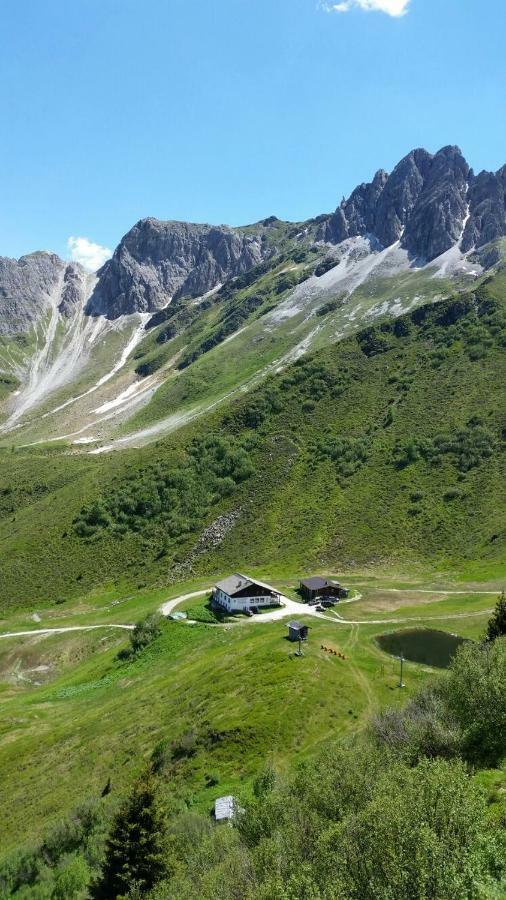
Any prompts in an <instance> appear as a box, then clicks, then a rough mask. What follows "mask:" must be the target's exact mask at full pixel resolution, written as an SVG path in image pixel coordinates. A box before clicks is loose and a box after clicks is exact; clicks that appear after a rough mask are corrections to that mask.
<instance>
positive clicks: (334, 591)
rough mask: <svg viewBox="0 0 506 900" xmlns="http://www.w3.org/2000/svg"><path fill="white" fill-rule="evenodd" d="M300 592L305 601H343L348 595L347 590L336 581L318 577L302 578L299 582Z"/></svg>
mask: <svg viewBox="0 0 506 900" xmlns="http://www.w3.org/2000/svg"><path fill="white" fill-rule="evenodd" d="M300 592H301V594H302V596H303V597H304V600H306V601H309V600H315V599H316V598H317V597H322V598H323V597H329V598H334V599H335V600H344V599H345V598H346V597H347V596H348V594H349V590H348V588H345V587H343V586H342V585H341V584H339V582H338V581H333V580H332V579H329V578H322V577H321V576H320V575H315V576H313V577H312V578H303V579H302V580H301V582H300Z"/></svg>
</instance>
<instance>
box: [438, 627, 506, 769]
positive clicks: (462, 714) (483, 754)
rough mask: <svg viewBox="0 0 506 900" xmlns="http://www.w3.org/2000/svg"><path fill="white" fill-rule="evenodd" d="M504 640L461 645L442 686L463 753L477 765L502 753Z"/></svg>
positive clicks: (505, 746)
mask: <svg viewBox="0 0 506 900" xmlns="http://www.w3.org/2000/svg"><path fill="white" fill-rule="evenodd" d="M505 685H506V637H498V638H496V640H495V641H494V642H493V643H489V642H486V643H484V644H480V645H475V644H465V645H464V646H463V647H461V648H460V650H459V651H458V652H457V654H456V656H455V659H454V661H453V663H452V665H451V668H450V676H449V679H448V681H447V682H446V683H445V687H446V702H447V704H448V708H449V710H450V712H451V714H452V715H453V716H454V717H455V718H456V720H457V722H458V723H459V726H460V728H461V729H462V735H463V739H462V740H463V752H464V753H465V754H466V756H467V757H468V758H469V759H471V760H473V761H478V762H480V763H481V764H487V763H488V764H492V765H493V764H496V763H497V762H498V761H499V760H500V759H502V757H503V756H504V755H505V753H506V690H505Z"/></svg>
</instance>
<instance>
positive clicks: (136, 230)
mask: <svg viewBox="0 0 506 900" xmlns="http://www.w3.org/2000/svg"><path fill="white" fill-rule="evenodd" d="M268 252H269V251H268V250H267V248H266V246H265V244H264V243H263V242H262V239H261V235H260V233H259V232H258V233H255V232H253V233H250V232H249V231H245V230H243V229H234V228H228V227H227V226H225V225H195V224H192V223H189V222H174V221H167V222H162V221H159V220H158V219H152V218H148V219H141V221H140V222H137V224H136V225H134V227H133V228H132V229H131V230H130V231H129V232H128V233H127V234H126V235H125V236H124V237H123V239H122V240H121V242H120V244H119V246H118V247H117V249H116V251H115V252H114V255H113V257H112V259H110V260H108V262H106V263H105V265H104V266H103V267H102V269H101V270H100V272H99V281H98V284H97V286H96V288H95V290H94V292H93V294H92V296H91V298H90V301H89V304H88V311H89V312H90V313H91V314H94V315H97V314H105V315H107V316H109V317H110V318H115V317H116V316H119V315H124V314H127V313H133V312H138V311H140V312H154V311H156V310H158V309H161V308H163V307H164V306H166V305H167V303H169V302H170V301H171V299H173V298H177V297H181V296H185V295H188V296H199V295H201V294H204V293H206V292H207V291H209V290H211V289H212V288H214V287H216V286H217V285H219V284H221V283H222V282H223V281H225V280H226V279H227V278H230V277H232V276H234V275H239V274H241V273H242V272H245V271H246V270H247V269H250V268H251V267H252V266H254V265H256V264H257V263H258V262H260V261H261V260H262V259H263V258H264V257H265V255H266V254H267V253H268Z"/></svg>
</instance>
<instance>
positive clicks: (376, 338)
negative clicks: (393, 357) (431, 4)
mask: <svg viewBox="0 0 506 900" xmlns="http://www.w3.org/2000/svg"><path fill="white" fill-rule="evenodd" d="M357 341H358V344H359V347H360V349H361V350H362V353H365V355H366V356H375V355H376V354H377V353H386V352H387V350H390V347H391V346H392V344H391V342H390V341H389V340H388V337H387V336H386V335H385V334H384V333H383V332H382V331H381V330H380V329H379V328H376V327H375V326H374V325H372V326H371V327H370V328H365V329H364V331H360V332H359V333H358V335H357Z"/></svg>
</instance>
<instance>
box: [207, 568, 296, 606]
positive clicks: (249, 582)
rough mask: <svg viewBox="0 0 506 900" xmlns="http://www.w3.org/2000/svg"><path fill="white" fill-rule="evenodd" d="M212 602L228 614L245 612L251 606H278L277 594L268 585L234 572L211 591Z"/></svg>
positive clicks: (278, 598)
mask: <svg viewBox="0 0 506 900" xmlns="http://www.w3.org/2000/svg"><path fill="white" fill-rule="evenodd" d="M213 602H214V603H217V604H218V605H219V606H222V607H223V608H224V609H226V610H228V612H246V611H247V610H250V609H251V607H253V606H258V607H260V606H279V605H280V603H281V600H280V595H279V592H278V591H276V590H275V589H274V588H273V587H271V586H270V585H269V584H264V583H263V582H262V581H257V580H256V579H254V578H248V577H247V575H241V574H240V573H239V572H236V573H235V575H229V577H228V578H224V579H223V581H219V582H218V583H217V584H216V585H215V586H214V589H213Z"/></svg>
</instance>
